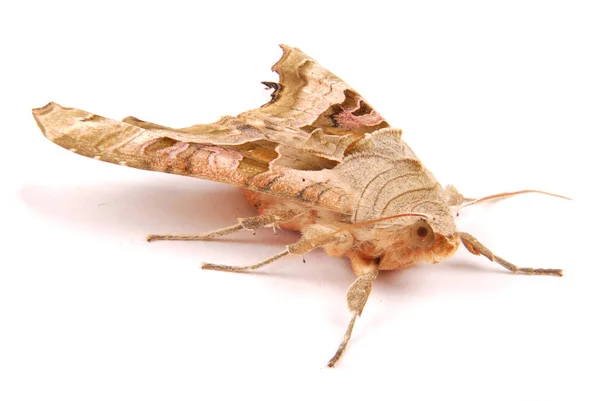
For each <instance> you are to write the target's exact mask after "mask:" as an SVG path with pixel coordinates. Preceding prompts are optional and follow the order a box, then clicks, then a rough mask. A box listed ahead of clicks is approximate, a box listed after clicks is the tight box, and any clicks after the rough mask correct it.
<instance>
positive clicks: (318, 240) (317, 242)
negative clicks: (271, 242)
mask: <svg viewBox="0 0 600 401" xmlns="http://www.w3.org/2000/svg"><path fill="white" fill-rule="evenodd" d="M347 240H348V233H345V232H340V233H334V234H333V235H321V236H318V237H314V238H310V237H305V236H303V237H302V238H301V239H300V240H299V241H298V242H295V243H293V244H291V245H288V246H287V247H286V249H285V250H284V251H281V252H279V253H276V254H275V255H273V256H271V257H269V258H267V259H265V260H263V261H261V262H258V263H255V264H253V265H246V266H228V265H219V264H213V263H203V264H202V268H203V269H206V270H220V271H227V272H243V271H248V270H256V269H258V268H260V267H263V266H265V265H268V264H269V263H271V262H274V261H276V260H277V259H280V258H283V257H284V256H287V255H290V254H294V255H303V254H305V253H307V252H309V251H311V250H313V249H315V248H317V247H320V246H323V245H327V244H331V243H335V242H341V241H347Z"/></svg>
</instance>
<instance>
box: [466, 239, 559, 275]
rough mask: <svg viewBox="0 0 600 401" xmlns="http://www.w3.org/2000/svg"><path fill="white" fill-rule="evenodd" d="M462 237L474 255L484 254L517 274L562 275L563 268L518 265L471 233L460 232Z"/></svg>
mask: <svg viewBox="0 0 600 401" xmlns="http://www.w3.org/2000/svg"><path fill="white" fill-rule="evenodd" d="M458 235H460V239H461V241H462V243H463V245H464V246H465V248H467V249H468V250H469V252H471V253H472V254H474V255H483V256H485V257H486V258H488V259H489V260H491V261H492V262H496V263H498V264H499V265H501V266H502V267H504V268H505V269H508V270H510V271H511V272H513V273H517V274H529V275H538V276H562V270H561V269H533V268H530V267H518V266H516V265H514V264H512V263H510V262H508V261H506V260H504V259H502V258H501V257H500V256H497V255H494V254H493V253H492V251H490V250H489V249H488V248H486V247H485V246H483V244H482V243H481V242H479V241H478V240H477V239H476V238H475V237H473V236H472V235H471V234H468V233H463V232H459V233H458Z"/></svg>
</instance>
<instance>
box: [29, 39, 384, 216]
mask: <svg viewBox="0 0 600 401" xmlns="http://www.w3.org/2000/svg"><path fill="white" fill-rule="evenodd" d="M282 48H283V51H284V53H283V56H282V58H281V59H280V60H279V61H278V62H277V64H275V66H274V67H273V69H274V70H275V71H276V72H277V73H278V74H279V76H280V82H279V83H278V84H273V83H269V86H270V87H273V88H274V89H275V92H274V94H273V99H272V101H271V102H269V103H268V104H266V105H264V106H263V107H260V108H258V109H254V110H250V111H247V112H245V113H242V114H240V115H239V116H237V117H230V116H227V117H223V118H221V119H220V120H219V121H217V122H215V123H211V124H199V125H194V126H192V127H188V128H182V129H174V128H169V127H165V126H161V125H158V124H153V123H149V122H145V121H141V120H139V119H136V118H134V117H128V118H126V119H124V120H123V121H116V120H111V119H107V118H104V117H100V116H98V115H95V114H92V113H89V112H86V111H83V110H78V109H73V108H65V107H62V106H60V105H58V104H55V103H50V104H48V105H47V106H45V107H43V108H40V109H35V110H34V112H33V114H34V117H35V119H36V120H37V122H38V125H39V126H40V128H41V129H42V131H43V132H44V134H45V135H46V136H47V137H48V138H49V139H50V140H52V141H53V142H55V143H57V144H59V145H60V146H62V147H64V148H67V149H70V150H72V151H74V152H77V153H79V154H82V155H84V156H88V157H92V158H95V159H98V160H103V161H107V162H110V163H116V164H121V165H127V166H130V167H135V168H140V169H145V170H153V171H161V172H168V173H174V174H180V175H187V176H192V177H198V178H205V179H209V180H214V181H220V182H224V183H228V184H233V185H237V186H241V187H245V188H248V189H250V190H254V191H259V192H264V193H268V194H271V195H274V196H278V197H283V198H287V199H293V200H295V201H298V202H302V203H307V204H310V205H311V206H318V207H323V208H327V209H331V210H334V211H338V212H342V213H348V214H350V213H352V208H353V204H354V203H355V202H354V201H351V199H350V198H351V197H352V194H351V193H349V191H350V189H351V188H349V187H348V188H347V187H345V185H344V184H343V183H339V182H336V181H337V180H335V179H333V176H332V174H331V169H332V168H333V167H335V166H336V165H337V164H338V163H339V162H340V161H341V160H342V159H343V158H344V155H345V152H346V151H347V149H348V146H349V145H350V144H351V143H353V142H355V141H357V140H359V139H361V138H363V137H364V134H365V133H367V132H372V131H375V130H377V129H379V128H383V127H387V126H388V124H387V122H385V120H383V118H382V117H381V116H380V115H379V114H378V113H377V112H376V111H375V110H373V109H372V108H371V107H370V106H369V105H368V104H367V103H366V102H365V101H364V100H363V99H362V97H360V95H359V94H358V93H357V92H356V91H354V90H353V89H352V88H350V87H349V86H348V85H347V84H345V83H344V82H343V81H342V80H340V79H339V78H338V77H337V76H335V75H333V74H332V73H330V72H329V71H327V70H326V69H324V68H323V67H321V66H320V65H319V64H318V63H317V62H315V61H314V60H313V59H311V58H310V57H308V56H307V55H305V54H304V53H303V52H301V51H300V50H298V49H295V48H291V47H287V46H282Z"/></svg>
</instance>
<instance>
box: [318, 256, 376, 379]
mask: <svg viewBox="0 0 600 401" xmlns="http://www.w3.org/2000/svg"><path fill="white" fill-rule="evenodd" d="M350 260H351V262H352V268H353V269H354V271H355V272H356V274H358V275H359V276H358V277H357V278H356V280H354V282H353V283H352V284H351V285H350V288H349V289H348V293H347V295H346V302H347V304H348V309H349V310H350V312H351V313H352V317H351V318H350V323H348V328H347V329H346V333H345V334H344V338H343V339H342V342H341V343H340V345H339V347H338V349H337V351H336V353H335V355H334V356H333V358H331V359H330V360H329V362H328V363H327V366H329V367H330V368H332V367H334V366H335V364H336V363H337V361H338V360H339V359H340V358H341V357H342V355H343V354H344V351H345V350H346V347H347V345H348V342H349V341H350V337H351V336H352V330H353V329H354V323H356V318H358V317H359V316H360V315H361V313H362V311H363V309H364V307H365V304H366V303H367V300H368V299H369V294H370V293H371V287H372V286H373V281H374V280H375V278H377V274H378V272H379V271H378V270H377V262H375V261H373V260H370V261H367V260H364V259H362V258H360V257H359V256H350Z"/></svg>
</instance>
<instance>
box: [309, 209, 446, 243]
mask: <svg viewBox="0 0 600 401" xmlns="http://www.w3.org/2000/svg"><path fill="white" fill-rule="evenodd" d="M400 217H423V218H424V219H427V220H431V221H435V216H430V215H428V214H424V213H400V214H395V215H392V216H385V217H380V218H378V219H373V220H366V221H361V222H360V223H354V224H348V225H345V226H344V228H341V229H339V230H336V231H334V232H331V233H328V234H324V235H321V236H319V237H316V238H314V240H316V241H319V242H322V241H323V240H327V239H328V238H330V237H333V236H335V235H337V234H339V233H341V232H344V231H347V230H349V229H352V228H360V227H365V226H370V225H371V224H374V223H379V222H381V221H386V220H391V219H397V218H400Z"/></svg>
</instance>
